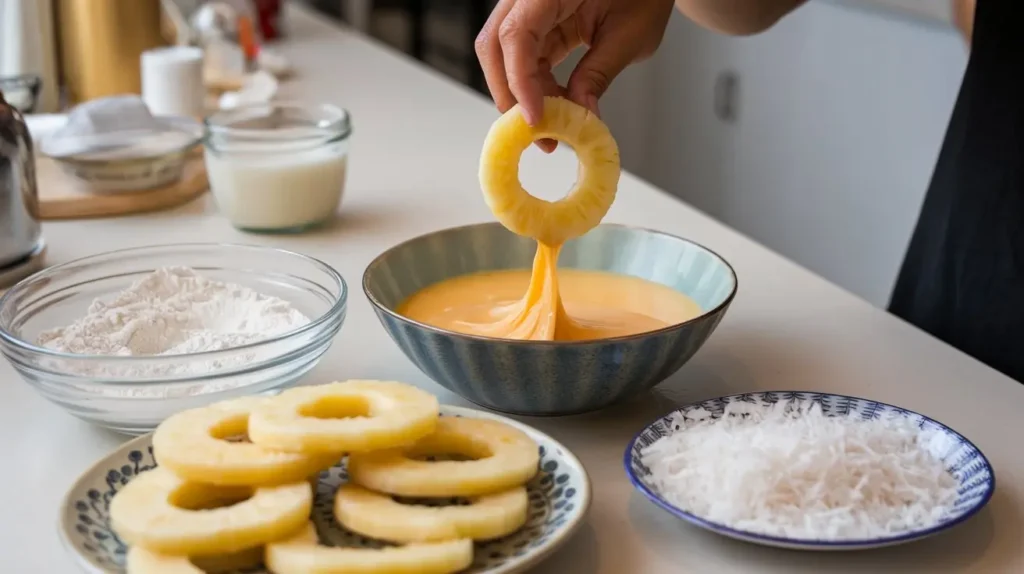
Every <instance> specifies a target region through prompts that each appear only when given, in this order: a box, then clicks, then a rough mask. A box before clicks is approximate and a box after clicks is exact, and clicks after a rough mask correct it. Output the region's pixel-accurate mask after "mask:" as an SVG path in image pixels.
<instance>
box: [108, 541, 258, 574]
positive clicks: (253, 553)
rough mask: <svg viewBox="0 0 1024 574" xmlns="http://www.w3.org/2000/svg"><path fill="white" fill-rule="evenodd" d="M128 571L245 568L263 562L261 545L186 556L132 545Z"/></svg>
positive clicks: (194, 573)
mask: <svg viewBox="0 0 1024 574" xmlns="http://www.w3.org/2000/svg"><path fill="white" fill-rule="evenodd" d="M125 562H126V564H125V565H126V566H127V570H128V574H218V573H220V572H234V571H236V570H248V569H250V568H255V567H257V566H259V565H260V564H262V563H263V547H262V546H256V547H254V548H248V549H246V550H242V551H241V552H235V553H233V554H218V555H214V556H201V557H194V558H191V559H190V558H187V557H185V556H170V555H167V554H157V553H156V552H152V551H150V550H147V549H145V548H143V547H142V546H132V547H131V548H129V549H128V556H127V559H126V561H125Z"/></svg>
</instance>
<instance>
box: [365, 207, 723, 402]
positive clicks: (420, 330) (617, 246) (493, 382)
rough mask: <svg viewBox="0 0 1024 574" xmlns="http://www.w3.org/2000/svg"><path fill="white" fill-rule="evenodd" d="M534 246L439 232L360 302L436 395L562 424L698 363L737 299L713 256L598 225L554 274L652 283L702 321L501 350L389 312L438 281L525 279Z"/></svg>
mask: <svg viewBox="0 0 1024 574" xmlns="http://www.w3.org/2000/svg"><path fill="white" fill-rule="evenodd" d="M535 250H536V244H535V243H534V242H533V241H532V240H530V239H525V238H523V237H520V236H518V235H515V234H513V233H510V232H509V231H507V230H506V229H505V228H504V227H502V226H501V225H500V224H498V223H483V224H477V225H469V226H466V227H456V228H451V229H445V230H442V231H437V232H434V233H430V234H427V235H422V236H420V237H417V238H414V239H410V240H409V241H406V242H405V243H402V244H400V245H397V246H396V247H393V248H391V249H389V250H388V251H385V252H384V253H382V254H381V255H379V256H378V257H377V258H376V259H374V260H373V261H372V262H371V263H370V265H369V266H368V267H367V268H366V272H365V273H364V274H363V291H364V292H365V293H366V296H367V298H369V300H370V303H371V304H372V305H373V307H374V310H375V311H376V313H377V317H378V318H379V319H380V322H381V324H383V325H384V329H385V330H387V332H388V334H389V335H390V336H391V338H392V339H393V340H394V341H395V343H397V344H398V346H399V347H400V348H401V349H402V352H404V353H405V355H406V356H407V357H409V359H410V360H411V361H412V362H413V363H415V364H416V366H417V367H419V369H420V370H421V371H423V372H424V373H425V374H426V375H427V376H429V377H430V378H432V379H434V380H435V381H437V383H438V384H440V385H441V386H443V387H445V388H447V389H449V390H451V391H453V392H455V393H458V394H459V395H461V396H462V397H464V398H466V399H467V400H470V401H472V402H474V403H477V404H479V405H482V406H485V407H487V408H489V409H493V410H497V411H502V412H506V413H513V414H521V415H533V416H537V415H552V416H553V415H568V414H576V413H582V412H587V411H592V410H596V409H600V408H603V407H606V406H608V405H610V404H612V403H615V402H618V401H621V400H623V399H625V398H628V397H630V396H633V395H636V394H638V393H642V392H644V391H647V390H649V389H650V388H652V387H654V386H655V385H657V384H658V383H660V382H662V381H664V380H665V379H666V378H668V377H669V376H670V375H672V374H673V373H675V372H676V371H677V370H679V368H680V367H682V366H683V365H684V364H685V363H686V361H688V360H689V359H690V357H692V356H693V354H694V353H696V352H697V349H699V348H700V347H701V345H703V344H704V341H706V340H707V338H708V337H709V336H710V335H711V333H712V332H713V331H714V330H715V327H717V326H718V323H719V321H721V319H722V317H723V316H724V315H725V312H726V310H727V309H728V308H729V304H730V303H731V302H732V300H733V297H734V296H735V295H736V273H735V272H734V271H733V269H732V267H731V266H730V265H729V264H728V263H727V262H726V261H725V260H724V259H722V258H721V257H720V256H718V255H717V254H715V253H714V252H712V251H711V250H709V249H707V248H705V247H702V246H700V245H697V244H696V243H693V242H692V241H687V240H686V239H681V238H679V237H674V236H672V235H668V234H666V233H661V232H658V231H650V230H647V229H639V228H635V227H625V226H621V225H607V224H606V225H601V226H598V227H597V228H595V229H594V230H592V231H591V232H590V233H588V234H586V235H584V236H583V237H581V238H579V239H577V240H574V241H571V242H569V243H567V244H566V245H565V247H564V248H563V250H562V254H561V257H560V259H559V266H560V267H563V268H576V269H590V270H599V271H610V272H614V273H620V274H623V275H631V276H634V277H640V278H643V279H647V280H649V281H654V282H656V283H661V284H662V285H666V286H668V287H671V288H673V289H676V290H677V291H680V292H682V293H685V294H686V295H689V296H690V297H691V298H693V299H694V300H695V301H696V302H697V304H698V305H700V307H701V308H702V309H704V310H705V311H704V313H703V314H702V315H700V316H699V317H696V318H694V319H691V320H689V321H686V322H684V323H680V324H678V325H672V326H669V327H666V328H664V329H660V330H657V331H651V332H649V333H641V334H639V335H632V336H628V337H618V338H614V339H602V340H598V341H580V342H561V341H559V342H551V341H510V340H505V339H494V338H490V337H477V336H472V335H463V334H460V333H454V332H451V331H446V330H443V329H438V328H435V327H431V326H429V325H425V324H423V323H418V322H416V321H412V320H410V319H407V318H406V317H403V316H401V315H399V314H398V313H396V312H395V309H397V308H398V306H399V305H400V304H401V303H402V302H403V301H404V300H405V299H406V298H408V297H409V296H411V295H412V294H414V293H416V292H417V291H419V290H420V289H422V288H424V287H427V286H428V285H432V284H434V283H437V282H439V281H443V280H445V279H449V278H452V277H457V276H460V275H465V274H468V273H475V272H479V271H494V270H500V269H524V268H526V269H528V268H529V267H530V265H531V263H532V261H533V255H534V251H535Z"/></svg>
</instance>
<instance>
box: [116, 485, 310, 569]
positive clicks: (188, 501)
mask: <svg viewBox="0 0 1024 574" xmlns="http://www.w3.org/2000/svg"><path fill="white" fill-rule="evenodd" d="M239 501H240V502H239ZM224 503H227V504H228V505H226V506H223V504H224ZM312 505H313V493H312V489H311V488H310V486H309V482H307V481H305V480H301V481H299V482H297V483H294V484H287V485H282V486H267V487H260V488H255V489H253V488H251V487H242V486H214V485H210V484H203V483H197V482H187V481H185V480H183V479H181V478H179V477H178V476H177V475H175V474H174V473H172V472H171V471H170V470H167V469H164V468H163V467H158V468H155V469H153V470H150V471H147V472H143V473H141V474H139V475H138V476H136V477H135V478H134V479H132V481H131V482H129V483H128V484H126V485H125V486H124V488H122V489H121V490H120V491H119V492H118V493H117V494H116V495H115V496H114V498H113V499H112V500H111V501H110V524H111V526H112V527H113V529H114V531H115V532H116V533H117V535H118V536H119V537H120V538H121V539H122V540H124V541H125V542H127V543H128V544H130V545H136V544H137V545H140V546H144V547H146V548H148V549H149V550H151V551H153V552H157V553H161V554H178V555H182V556H198V555H211V554H230V553H233V552H240V551H242V550H245V549H247V548H252V547H254V546H260V545H263V544H266V543H268V542H271V541H274V540H280V539H282V538H284V537H286V536H288V535H290V534H291V533H292V532H295V531H296V530H298V529H299V528H300V527H302V525H303V524H305V522H306V521H307V520H308V519H309V511H310V509H311V508H312ZM218 506H220V507H219V508H218ZM193 509H195V510H193Z"/></svg>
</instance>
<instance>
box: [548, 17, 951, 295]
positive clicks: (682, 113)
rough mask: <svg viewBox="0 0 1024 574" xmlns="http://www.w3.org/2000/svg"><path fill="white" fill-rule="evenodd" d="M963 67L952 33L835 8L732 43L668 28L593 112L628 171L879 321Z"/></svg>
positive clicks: (687, 26)
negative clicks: (846, 294) (727, 75)
mask: <svg viewBox="0 0 1024 574" xmlns="http://www.w3.org/2000/svg"><path fill="white" fill-rule="evenodd" d="M943 1H944V0H943ZM849 3H853V4H855V3H856V0H851V1H850V2H849ZM965 62H966V51H965V48H964V45H963V42H962V40H961V39H960V37H959V36H958V35H957V34H956V32H955V31H954V30H953V29H952V28H950V27H948V26H945V25H941V24H938V23H928V22H927V21H924V20H914V19H909V18H903V17H900V16H897V15H894V14H893V13H891V12H885V11H877V10H869V9H859V8H858V9H855V8H850V7H849V6H847V5H846V4H840V3H833V2H822V1H821V0H818V1H817V2H811V3H809V4H808V5H806V6H805V7H803V8H801V9H800V10H798V11H797V12H796V13H794V14H793V15H791V16H789V17H788V18H786V19H785V20H783V22H781V23H780V24H779V25H778V26H776V27H775V28H774V29H772V30H770V31H769V32H767V33H764V34H762V35H759V36H755V37H752V38H740V39H737V38H729V37H724V36H718V35H715V34H712V33H710V32H707V31H704V30H702V29H700V28H699V27H697V26H695V25H693V24H692V23H690V22H689V21H687V20H686V19H685V18H683V17H681V16H678V15H677V16H676V17H674V19H673V21H672V23H671V25H670V27H669V31H668V34H667V35H666V38H665V42H664V44H663V45H662V48H661V50H660V51H659V53H658V55H656V56H655V58H654V59H653V60H652V61H651V62H648V63H646V64H643V65H641V66H639V67H636V68H634V69H631V70H629V71H627V72H626V73H625V74H624V75H623V76H622V77H621V78H619V80H618V81H617V83H616V85H614V86H613V88H612V90H611V91H610V93H609V94H608V95H607V96H606V97H605V98H604V100H603V101H602V113H603V115H604V117H605V119H606V120H607V121H608V122H609V123H610V124H611V126H612V129H613V131H614V132H615V134H616V136H617V138H618V139H619V144H620V148H621V149H622V154H623V164H624V165H625V167H626V168H627V169H629V170H630V171H633V172H634V173H636V174H638V175H640V176H641V177H645V178H646V179H648V180H650V181H652V182H653V183H654V184H656V185H658V186H659V187H663V188H665V189H667V190H669V191H670V192H672V193H674V194H677V195H678V196H680V197H681V198H683V199H685V200H686V201H688V202H690V203H692V204H693V205H695V206H696V207H698V208H700V209H702V210H704V211H706V212H708V213H709V214H711V215H713V216H715V217H718V218H720V219H722V220H723V221H725V222H726V223H728V224H729V225H731V226H733V227H735V228H737V229H739V230H740V231H741V232H744V233H746V234H748V235H750V236H752V237H754V238H755V239H757V240H758V241H761V242H762V243H764V244H766V245H768V246H769V247H771V248H773V249H775V250H777V251H779V252H781V253H783V254H784V255H786V256H788V257H790V258H792V259H794V260H796V261H797V262H798V263H800V264H802V265H804V266H806V267H809V268H810V269H812V270H813V271H815V272H817V273H819V274H821V275H823V276H825V277H826V278H828V279H830V280H832V281H834V282H835V283H838V284H839V285H841V286H843V287H845V288H847V289H849V290H850V291H852V292H854V293H856V294H858V295H860V296H862V297H864V298H865V299H867V300H868V301H870V302H872V303H874V304H876V305H879V306H884V305H885V304H886V302H887V300H888V296H889V292H890V290H891V287H892V284H893V281H894V279H895V276H896V272H897V270H898V268H899V265H900V262H901V261H902V257H903V252H904V249H905V248H906V245H907V242H908V240H909V237H910V232H911V230H912V227H913V224H914V221H915V220H916V217H917V211H918V209H919V207H920V203H921V200H922V198H923V195H924V191H925V188H926V187H927V184H928V180H929V178H930V175H931V170H932V167H933V165H934V162H935V159H936V156H937V154H938V149H939V146H940V143H941V139H942V136H943V133H944V131H945V127H946V123H947V121H948V118H949V114H950V112H951V110H952V106H953V102H954V100H955V96H956V92H957V89H958V87H959V83H960V78H961V76H962V74H963V68H964V65H965ZM569 65H571V63H569ZM566 67H568V66H566ZM561 72H562V74H563V76H564V74H565V70H564V69H563V70H561ZM723 72H732V73H734V74H735V77H736V78H737V90H736V92H735V94H736V97H735V102H734V103H735V109H736V111H737V116H736V119H735V120H734V121H731V122H730V121H723V120H721V119H719V117H717V116H716V114H715V107H714V101H715V95H714V94H715V85H716V81H717V79H718V78H719V77H720V75H721V74H722V73H723ZM712 247H713V246H712Z"/></svg>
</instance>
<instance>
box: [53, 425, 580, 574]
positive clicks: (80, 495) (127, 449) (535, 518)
mask: <svg viewBox="0 0 1024 574" xmlns="http://www.w3.org/2000/svg"><path fill="white" fill-rule="evenodd" d="M441 414H442V415H443V416H464V417H473V418H485V419H492V420H497V421H501V422H503V423H505V424H508V425H511V426H514V427H516V428H518V429H520V430H522V431H523V432H525V433H526V434H528V435H529V436H530V438H532V439H533V440H535V441H537V444H538V445H539V448H540V455H541V459H540V472H539V473H538V474H537V476H536V477H534V479H533V480H532V481H530V483H529V484H528V485H527V490H528V492H529V496H530V514H529V518H528V519H527V522H526V525H525V526H523V527H522V528H521V529H519V530H518V531H517V532H516V533H514V534H512V535H510V536H507V537H505V538H502V539H500V540H494V541H490V542H484V543H479V544H477V545H476V548H475V552H474V561H473V565H472V566H471V567H470V568H469V569H468V570H466V571H465V572H467V573H476V574H512V573H514V572H522V571H524V570H526V569H528V568H530V567H532V566H534V565H536V564H537V563H539V562H540V561H541V560H543V559H544V558H547V557H548V556H549V555H550V554H551V553H552V552H553V551H554V550H555V549H556V548H558V547H559V546H561V545H562V544H563V543H565V542H566V541H567V540H568V539H569V538H570V537H571V535H572V534H573V532H575V531H576V529H577V528H579V526H580V525H582V524H583V520H584V518H585V516H586V513H587V510H588V509H589V507H590V479H589V478H588V477H587V472H586V469H584V468H583V465H582V464H581V463H580V461H579V460H578V459H577V458H576V457H575V456H574V455H573V454H572V453H571V452H569V450H568V449H567V448H565V447H564V446H562V445H561V444H559V443H558V442H557V441H555V440H554V439H552V438H551V437H550V436H548V435H546V434H544V433H542V432H540V431H538V430H536V429H534V428H531V427H528V426H526V425H523V424H520V423H518V422H515V421H513V420H511V419H507V418H505V417H502V416H499V415H495V414H491V413H487V412H483V411H477V410H473V409H466V408H461V407H452V406H447V405H443V406H442V407H441ZM151 436H152V435H145V436H141V437H138V438H136V439H134V440H132V441H129V442H127V443H125V444H123V445H122V446H121V447H120V448H118V449H117V450H115V451H114V452H112V453H110V454H109V455H107V456H105V457H103V459H102V460H100V461H99V462H97V463H96V464H95V465H94V466H93V467H92V468H90V469H89V470H87V471H85V472H84V473H83V474H82V476H80V477H79V478H78V480H76V481H75V483H74V484H73V485H72V486H71V489H70V490H69V491H68V493H67V495H66V496H65V498H64V502H63V504H62V505H61V516H60V534H61V538H62V539H63V541H64V543H65V546H66V547H67V548H68V550H69V551H70V552H71V553H72V555H73V556H74V558H75V560H76V561H77V562H78V564H79V565H80V566H81V567H82V568H83V570H85V571H86V572H90V573H96V574H99V573H102V574H122V573H123V572H124V571H125V570H124V558H125V553H126V551H127V547H126V546H125V544H124V543H123V542H121V540H120V539H118V537H117V535H116V534H115V533H114V532H113V530H112V529H111V528H110V517H109V514H108V509H109V506H110V499H111V498H113V496H114V494H116V493H117V491H118V490H120V489H121V488H122V487H123V486H124V485H125V484H127V483H128V482H129V481H131V480H132V478H134V477H135V476H137V475H138V474H139V473H141V472H145V471H147V470H150V469H152V468H154V467H156V461H155V460H154V459H153V448H152V446H151V443H150V438H151ZM346 479H347V475H346V470H345V463H344V462H342V463H340V464H338V465H336V466H335V467H333V468H331V469H330V470H328V471H325V472H323V473H321V475H320V484H319V487H318V488H317V493H316V500H315V502H314V505H313V522H314V523H315V524H316V525H317V530H318V531H319V533H320V538H321V540H322V541H325V542H327V543H329V544H331V545H333V546H364V547H365V546H368V545H376V543H374V542H373V541H370V540H367V539H365V538H363V537H361V536H358V535H356V534H353V533H351V532H349V531H346V530H344V529H343V528H342V527H341V526H340V525H339V524H338V523H337V521H335V520H334V516H333V510H332V509H333V500H334V492H335V491H336V490H337V488H338V485H340V484H341V483H343V482H345V480H346ZM246 574H266V571H265V570H262V569H261V570H256V571H249V572H247V573H246Z"/></svg>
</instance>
